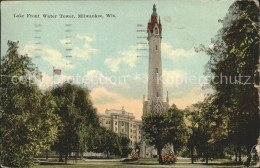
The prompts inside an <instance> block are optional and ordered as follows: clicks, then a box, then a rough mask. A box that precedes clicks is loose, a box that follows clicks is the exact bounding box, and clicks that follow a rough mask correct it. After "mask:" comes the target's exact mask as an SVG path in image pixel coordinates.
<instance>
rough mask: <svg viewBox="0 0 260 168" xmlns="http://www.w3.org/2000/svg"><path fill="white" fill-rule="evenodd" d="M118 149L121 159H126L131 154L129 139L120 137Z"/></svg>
mask: <svg viewBox="0 0 260 168" xmlns="http://www.w3.org/2000/svg"><path fill="white" fill-rule="evenodd" d="M119 138H120V147H121V157H122V158H125V157H127V156H128V155H129V154H130V153H131V152H132V148H131V147H130V139H129V138H128V137H126V136H120V137H119Z"/></svg>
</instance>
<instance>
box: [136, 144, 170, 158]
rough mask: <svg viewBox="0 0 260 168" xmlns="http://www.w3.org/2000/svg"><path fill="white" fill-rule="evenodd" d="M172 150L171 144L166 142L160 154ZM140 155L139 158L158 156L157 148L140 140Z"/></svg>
mask: <svg viewBox="0 0 260 168" xmlns="http://www.w3.org/2000/svg"><path fill="white" fill-rule="evenodd" d="M170 152H173V145H171V144H167V145H165V147H164V148H163V149H162V155H166V154H167V153H170ZM140 157H141V158H154V157H157V158H158V157H159V156H158V153H157V149H156V148H155V147H154V146H151V145H148V144H146V143H145V142H144V141H142V142H141V145H140Z"/></svg>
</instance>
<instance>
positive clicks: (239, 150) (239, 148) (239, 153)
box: [238, 146, 242, 163]
mask: <svg viewBox="0 0 260 168" xmlns="http://www.w3.org/2000/svg"><path fill="white" fill-rule="evenodd" d="M238 159H239V162H240V163H242V159H241V146H239V147H238Z"/></svg>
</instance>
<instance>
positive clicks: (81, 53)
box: [60, 34, 98, 58]
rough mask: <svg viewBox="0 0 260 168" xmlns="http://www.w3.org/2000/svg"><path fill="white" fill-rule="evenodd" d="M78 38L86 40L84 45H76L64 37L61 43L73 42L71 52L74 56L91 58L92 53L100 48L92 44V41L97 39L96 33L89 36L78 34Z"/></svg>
mask: <svg viewBox="0 0 260 168" xmlns="http://www.w3.org/2000/svg"><path fill="white" fill-rule="evenodd" d="M76 37H77V39H80V40H84V44H83V46H82V47H79V46H75V45H74V43H73V42H72V41H70V40H68V39H62V40H60V43H61V44H63V45H66V43H68V42H71V47H72V48H71V49H72V50H71V52H70V56H72V57H78V58H90V57H91V54H93V53H97V52H98V50H97V49H95V48H92V47H91V46H90V42H92V41H94V40H95V35H93V36H92V37H91V36H87V35H79V34H77V35H76Z"/></svg>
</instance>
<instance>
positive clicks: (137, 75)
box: [1, 0, 233, 118]
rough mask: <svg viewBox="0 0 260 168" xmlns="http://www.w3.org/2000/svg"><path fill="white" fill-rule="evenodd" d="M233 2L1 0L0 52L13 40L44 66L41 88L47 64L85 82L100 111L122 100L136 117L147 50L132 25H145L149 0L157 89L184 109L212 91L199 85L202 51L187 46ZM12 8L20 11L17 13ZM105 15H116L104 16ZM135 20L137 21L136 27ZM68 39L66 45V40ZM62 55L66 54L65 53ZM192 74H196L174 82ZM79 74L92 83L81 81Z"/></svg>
mask: <svg viewBox="0 0 260 168" xmlns="http://www.w3.org/2000/svg"><path fill="white" fill-rule="evenodd" d="M232 2H233V1H208V0H162V1H149V0H147V1H69V2H67V1H52V2H51V1H48V2H46V1H45V2H44V1H37V2H32V1H30V2H26V1H23V2H17V1H16V2H2V4H1V5H2V6H1V7H2V8H1V12H2V14H1V21H2V25H1V26H2V27H1V28H2V32H1V42H2V43H1V45H2V46H1V55H2V56H3V55H5V53H6V50H7V45H6V44H7V41H8V40H12V41H19V52H20V53H21V54H28V55H29V56H30V57H32V60H33V62H34V63H35V64H36V66H37V67H39V69H40V70H41V71H42V72H43V80H42V82H41V83H40V84H39V86H40V87H41V88H42V89H46V88H48V87H50V86H51V85H52V68H53V66H54V67H55V68H58V69H61V70H62V75H60V76H58V75H56V76H55V83H57V84H58V83H61V82H62V81H64V80H66V79H72V78H73V81H74V82H75V83H79V84H83V83H84V86H87V87H88V88H89V89H90V90H91V96H92V99H93V102H94V105H95V106H96V107H97V109H98V112H99V113H103V112H104V110H105V109H106V108H107V109H111V108H115V109H120V108H121V107H122V106H124V107H125V109H126V110H127V111H129V112H132V113H134V114H135V116H136V117H137V118H140V117H141V115H142V97H143V95H146V96H147V78H146V75H147V71H148V57H147V56H148V51H147V50H137V49H147V48H148V46H147V45H145V44H142V45H140V44H138V43H146V42H147V40H146V39H145V38H142V39H140V38H137V36H142V37H146V36H147V34H146V32H137V30H146V26H147V23H148V21H149V19H150V17H151V14H152V6H153V4H156V7H157V14H158V15H159V16H160V17H161V22H162V28H163V30H162V31H163V32H162V44H161V45H162V47H161V48H162V63H163V79H164V80H166V79H167V81H164V94H165V95H166V91H169V98H170V103H171V104H172V103H175V104H176V105H177V106H178V107H179V108H185V107H186V106H188V105H191V104H193V103H196V102H197V101H201V100H203V98H204V95H205V94H206V93H209V92H211V90H210V89H208V90H202V89H201V87H202V85H203V84H204V83H205V79H203V78H204V76H203V73H204V71H205V70H204V65H205V64H206V63H207V61H208V59H209V57H208V56H207V55H205V54H204V53H196V52H195V51H194V47H198V46H199V45H200V44H204V45H205V46H210V45H211V38H214V36H215V35H216V34H217V31H218V29H220V28H221V24H220V23H219V22H218V20H219V19H222V18H223V17H224V16H225V15H226V13H227V11H228V8H229V6H230V5H231V4H232ZM14 14H15V15H19V14H21V15H24V17H23V18H17V17H14ZM27 14H29V15H38V14H39V15H40V18H30V17H29V18H27ZM43 14H48V15H57V17H56V18H48V19H46V18H43V17H42V15H43ZM59 14H63V15H75V18H60V17H59ZM78 14H87V15H93V14H97V15H102V16H103V18H77V16H78ZM106 14H113V15H115V16H116V17H114V18H107V17H106ZM138 24H141V25H142V26H141V27H138V26H137V25H138ZM39 25H41V26H39ZM66 25H67V26H66ZM68 25H69V26H68ZM38 30H41V32H37V31H38ZM66 31H67V32H66ZM35 36H39V37H41V38H40V39H37V38H35ZM68 42H71V43H72V44H68V45H66V43H68ZM37 43H40V44H37ZM39 49H40V50H39ZM66 49H71V50H66ZM68 55H69V56H72V57H66V56H68ZM137 55H139V56H144V57H137ZM191 76H194V78H196V79H198V78H199V77H200V78H201V79H202V80H201V81H200V82H181V80H182V81H184V80H185V79H187V78H188V77H189V79H190V77H191ZM76 77H78V79H79V80H76ZM83 77H84V79H92V81H86V80H85V81H83V80H82V79H83ZM97 77H98V78H97ZM120 79H121V80H120ZM122 79H123V80H122ZM93 80H94V81H93ZM100 81H101V82H100ZM104 81H106V82H104ZM176 83H177V85H176Z"/></svg>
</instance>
